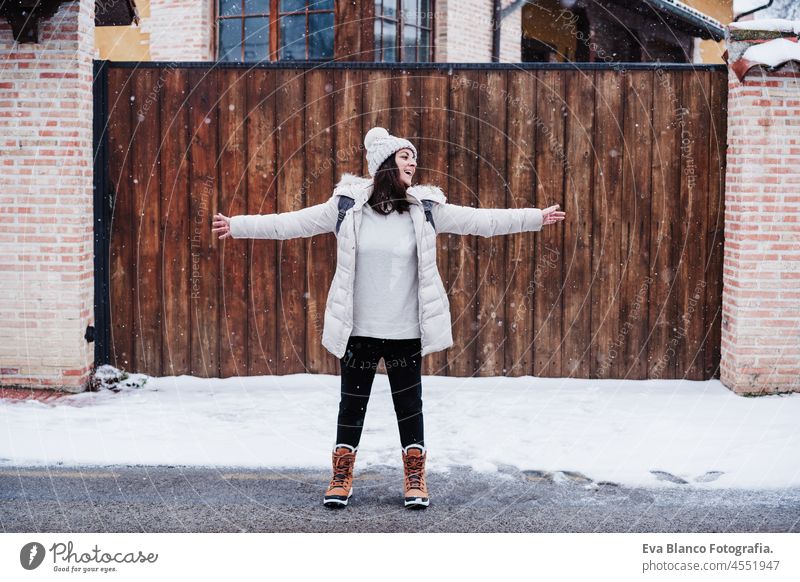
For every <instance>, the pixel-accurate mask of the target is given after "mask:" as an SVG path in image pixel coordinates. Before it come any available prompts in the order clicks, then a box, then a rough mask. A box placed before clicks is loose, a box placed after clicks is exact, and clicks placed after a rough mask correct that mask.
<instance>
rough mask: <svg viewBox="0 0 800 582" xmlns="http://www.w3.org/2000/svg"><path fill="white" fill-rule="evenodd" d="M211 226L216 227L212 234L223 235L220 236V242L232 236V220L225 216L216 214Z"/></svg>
mask: <svg viewBox="0 0 800 582" xmlns="http://www.w3.org/2000/svg"><path fill="white" fill-rule="evenodd" d="M211 224H212V227H215V228H212V229H211V232H219V233H221V234H220V236H219V238H220V240H221V239H223V238H228V237H230V236H231V219H230V218H228V217H227V216H225V215H224V214H220V213H217V214H215V215H214V221H213V222H212V223H211Z"/></svg>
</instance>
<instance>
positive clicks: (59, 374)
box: [0, 0, 94, 392]
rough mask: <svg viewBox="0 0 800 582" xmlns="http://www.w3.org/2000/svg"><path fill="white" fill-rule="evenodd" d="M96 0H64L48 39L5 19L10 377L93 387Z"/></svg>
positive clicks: (3, 353) (3, 298) (5, 321)
mask: <svg viewBox="0 0 800 582" xmlns="http://www.w3.org/2000/svg"><path fill="white" fill-rule="evenodd" d="M93 54H94V0H79V1H77V0H76V1H73V2H69V3H66V4H62V5H61V7H60V8H59V10H58V12H57V13H56V14H55V15H54V16H52V17H51V18H48V19H45V20H42V21H40V22H39V42H38V43H36V44H28V43H26V44H16V43H15V42H14V40H13V35H12V33H11V27H10V26H9V24H8V22H7V21H6V20H5V19H0V144H1V145H2V156H1V157H0V160H2V161H1V162H0V164H2V169H1V171H0V198H2V207H3V212H2V216H3V220H2V224H0V262H2V272H3V277H2V283H1V284H0V285H2V293H0V321H1V322H2V323H0V385H2V386H3V387H23V388H31V387H33V388H50V389H61V390H68V391H73V392H76V391H81V390H83V389H85V385H86V382H87V380H88V378H89V376H90V374H91V367H92V364H93V361H94V344H92V343H89V342H87V341H86V339H84V334H85V332H86V327H87V325H92V324H93V323H94V311H93V309H94V308H93V304H94V278H93V277H94V262H93V240H92V237H93V230H92V222H93V214H92V207H93V204H92V56H93Z"/></svg>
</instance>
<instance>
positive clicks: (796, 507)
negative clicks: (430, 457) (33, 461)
mask: <svg viewBox="0 0 800 582" xmlns="http://www.w3.org/2000/svg"><path fill="white" fill-rule="evenodd" d="M328 479H329V474H328V472H327V471H320V470H297V469H287V470H286V471H278V470H275V469H260V470H252V469H241V468H223V467H210V468H203V467H160V466H159V467H152V466H149V467H145V466H114V467H72V468H68V467H53V468H46V467H45V468H42V467H9V466H5V467H2V468H0V527H1V528H2V531H3V532H800V489H798V488H795V489H785V490H764V491H745V490H739V489H727V490H704V489H701V488H697V487H693V486H692V485H688V484H685V485H681V484H670V485H669V486H668V487H665V488H654V489H644V488H629V487H623V486H619V485H616V484H613V483H594V482H592V481H591V480H589V479H586V478H585V477H583V476H581V475H565V474H563V473H556V474H541V473H523V472H520V471H517V470H516V469H514V468H511V467H509V468H505V469H504V470H502V471H501V472H500V473H499V474H497V475H491V476H487V475H484V474H481V473H476V472H474V471H472V470H470V469H467V468H454V469H452V471H451V472H450V473H449V474H444V473H436V472H429V473H428V487H429V489H430V493H431V505H430V507H428V508H427V509H425V510H417V511H412V510H407V509H405V508H404V507H403V505H402V490H401V488H402V473H401V469H400V467H379V468H368V469H364V470H362V471H359V470H358V469H356V478H355V482H354V493H353V498H352V499H351V503H350V505H348V506H347V507H346V508H343V509H328V508H325V507H323V506H322V494H323V492H324V490H325V486H326V485H327V482H328Z"/></svg>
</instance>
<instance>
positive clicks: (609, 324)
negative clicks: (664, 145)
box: [592, 71, 624, 378]
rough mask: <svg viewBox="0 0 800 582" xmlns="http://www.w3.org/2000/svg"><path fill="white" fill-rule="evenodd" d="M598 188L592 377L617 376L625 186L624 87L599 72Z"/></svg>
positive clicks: (614, 76)
mask: <svg viewBox="0 0 800 582" xmlns="http://www.w3.org/2000/svg"><path fill="white" fill-rule="evenodd" d="M595 79H596V87H597V95H596V97H595V116H594V117H595V152H596V153H595V162H596V165H595V169H594V176H595V187H594V199H593V207H592V221H593V223H594V228H593V239H592V272H593V279H592V281H593V283H592V376H594V377H596V378H614V377H615V374H616V372H617V370H616V367H617V361H618V360H619V351H618V346H617V345H616V344H617V343H618V341H619V337H618V336H619V299H618V294H619V287H620V284H621V283H620V256H619V236H620V224H621V190H622V120H623V113H624V110H623V101H622V85H621V81H622V79H621V78H620V75H619V73H617V72H615V71H597V72H596V75H595Z"/></svg>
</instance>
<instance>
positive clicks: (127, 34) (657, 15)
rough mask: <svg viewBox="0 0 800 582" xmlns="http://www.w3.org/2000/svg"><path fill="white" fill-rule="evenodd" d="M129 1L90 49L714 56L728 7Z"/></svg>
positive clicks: (724, 2)
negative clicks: (131, 16) (126, 18)
mask: <svg viewBox="0 0 800 582" xmlns="http://www.w3.org/2000/svg"><path fill="white" fill-rule="evenodd" d="M135 5H136V10H137V11H138V15H139V22H138V24H131V25H128V26H98V27H97V32H96V54H95V56H96V58H98V59H107V60H114V61H148V60H153V61H219V62H258V61H264V60H267V61H277V60H311V61H314V60H319V61H330V60H335V61H337V62H342V61H367V62H370V61H373V62H453V63H462V62H476V63H480V62H494V61H499V62H506V63H509V62H512V63H513V62H537V61H561V62H564V61H574V62H603V61H607V60H608V59H609V58H611V59H614V60H615V61H619V62H654V61H662V62H697V63H722V62H723V60H722V54H723V53H724V50H725V48H724V42H723V38H722V37H723V28H722V26H723V24H726V23H728V22H730V21H731V18H732V13H733V12H732V0H689V1H688V2H686V3H682V2H677V1H676V0H647V1H645V0H639V1H635V2H630V1H627V0H510V1H509V0H463V1H459V2H455V1H454V0H376V1H358V2H356V1H350V2H344V1H343V2H336V1H334V0H194V1H192V0H170V1H167V0H135ZM495 23H498V24H495ZM606 55H608V56H606Z"/></svg>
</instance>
